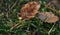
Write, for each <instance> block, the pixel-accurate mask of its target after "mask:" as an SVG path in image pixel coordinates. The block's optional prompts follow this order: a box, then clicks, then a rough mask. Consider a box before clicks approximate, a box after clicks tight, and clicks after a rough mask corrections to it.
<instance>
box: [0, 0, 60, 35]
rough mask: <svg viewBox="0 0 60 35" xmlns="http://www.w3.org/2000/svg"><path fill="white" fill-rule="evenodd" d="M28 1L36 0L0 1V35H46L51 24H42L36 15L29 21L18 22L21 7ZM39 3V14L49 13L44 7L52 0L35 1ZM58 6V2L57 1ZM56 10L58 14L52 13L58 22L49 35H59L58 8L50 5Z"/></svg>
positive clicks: (59, 9)
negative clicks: (15, 26)
mask: <svg viewBox="0 0 60 35" xmlns="http://www.w3.org/2000/svg"><path fill="white" fill-rule="evenodd" d="M30 1H36V0H0V35H48V34H47V33H48V31H49V30H50V28H51V27H52V25H53V24H52V25H51V24H49V23H45V22H42V21H41V20H40V19H39V18H38V14H37V15H36V16H35V17H34V18H33V19H31V20H28V21H25V20H19V19H18V17H19V14H20V9H21V7H22V6H23V5H24V4H26V3H27V2H30ZM37 1H39V2H40V3H41V8H40V9H39V12H42V11H43V10H44V11H48V12H49V11H50V12H53V11H51V10H50V9H47V8H46V9H45V8H44V6H45V5H46V4H48V2H51V1H52V0H37ZM57 1H58V4H59V5H60V3H59V1H60V0H57ZM50 6H53V7H55V8H56V10H58V11H59V12H58V13H55V12H53V13H54V14H56V15H57V16H58V17H59V21H57V22H56V24H55V26H54V28H53V30H52V31H51V33H50V35H60V6H55V5H53V4H51V5H50ZM17 23H21V24H20V25H19V26H18V27H17V28H14V29H13V30H12V31H9V30H10V28H11V27H13V26H14V25H15V24H17Z"/></svg>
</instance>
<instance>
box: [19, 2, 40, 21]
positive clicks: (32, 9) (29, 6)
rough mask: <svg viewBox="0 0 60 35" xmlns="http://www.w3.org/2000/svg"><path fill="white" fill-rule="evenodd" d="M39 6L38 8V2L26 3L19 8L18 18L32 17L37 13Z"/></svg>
mask: <svg viewBox="0 0 60 35" xmlns="http://www.w3.org/2000/svg"><path fill="white" fill-rule="evenodd" d="M39 8H40V3H39V2H36V1H33V2H28V3H26V4H25V5H24V6H23V7H22V8H21V12H20V18H22V19H25V20H29V19H31V18H33V17H34V16H35V15H36V14H37V13H38V10H39Z"/></svg>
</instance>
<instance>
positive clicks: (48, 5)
mask: <svg viewBox="0 0 60 35" xmlns="http://www.w3.org/2000/svg"><path fill="white" fill-rule="evenodd" d="M50 4H51V2H49V3H48V4H47V5H45V8H49V9H51V10H52V11H54V12H56V13H58V10H56V9H54V8H51V6H50Z"/></svg>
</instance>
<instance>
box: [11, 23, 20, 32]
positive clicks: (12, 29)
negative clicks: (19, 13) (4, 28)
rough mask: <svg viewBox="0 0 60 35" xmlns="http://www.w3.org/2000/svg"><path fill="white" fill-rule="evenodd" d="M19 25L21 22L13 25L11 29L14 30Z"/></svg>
mask: <svg viewBox="0 0 60 35" xmlns="http://www.w3.org/2000/svg"><path fill="white" fill-rule="evenodd" d="M18 25H20V23H17V24H16V25H14V26H13V27H11V28H10V31H12V30H13V29H14V28H15V27H17V26H18Z"/></svg>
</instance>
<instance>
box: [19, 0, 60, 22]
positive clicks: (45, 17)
mask: <svg viewBox="0 0 60 35" xmlns="http://www.w3.org/2000/svg"><path fill="white" fill-rule="evenodd" d="M40 6H41V4H40V3H39V2H36V1H33V2H28V3H27V4H25V5H24V6H23V7H22V8H21V11H20V17H19V19H23V20H29V19H32V18H34V17H35V15H36V14H37V13H38V10H39V8H40ZM38 17H39V19H40V20H42V21H43V22H47V23H55V22H56V21H58V20H59V18H58V17H57V16H56V15H54V14H53V13H52V12H41V13H40V14H39V16H38Z"/></svg>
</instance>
